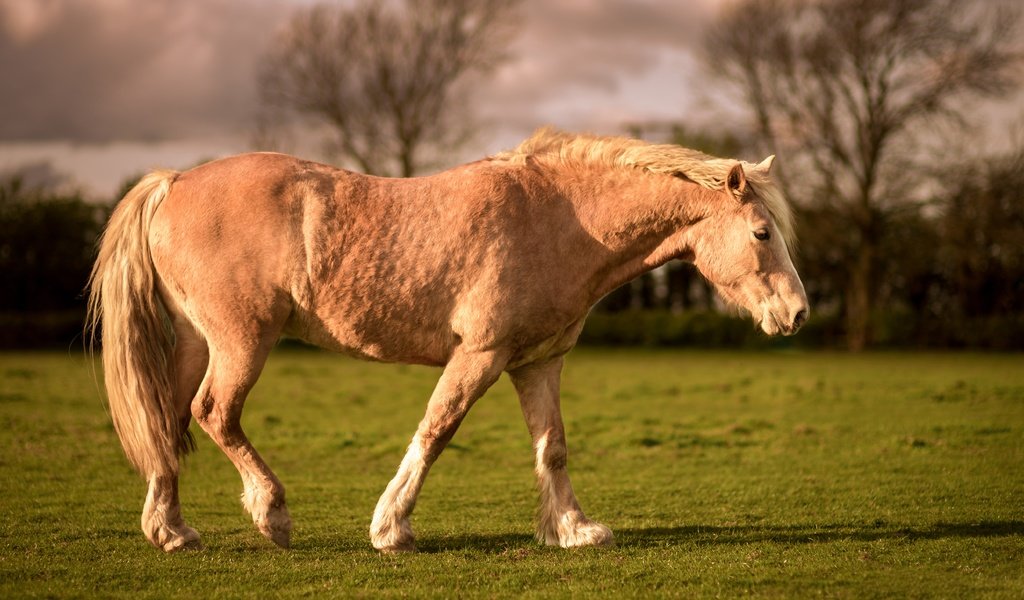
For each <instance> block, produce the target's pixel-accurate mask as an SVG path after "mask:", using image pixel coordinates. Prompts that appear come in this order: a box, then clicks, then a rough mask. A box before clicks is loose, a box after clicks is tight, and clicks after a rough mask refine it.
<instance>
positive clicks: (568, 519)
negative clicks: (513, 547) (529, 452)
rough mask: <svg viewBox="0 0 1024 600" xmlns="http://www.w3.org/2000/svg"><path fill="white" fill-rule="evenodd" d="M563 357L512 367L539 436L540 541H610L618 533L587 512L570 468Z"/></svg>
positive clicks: (569, 543) (529, 421) (593, 543)
mask: <svg viewBox="0 0 1024 600" xmlns="http://www.w3.org/2000/svg"><path fill="white" fill-rule="evenodd" d="M561 374H562V359H561V357H559V358H555V359H552V360H549V361H546V362H543V363H537V364H532V365H527V366H524V367H521V368H519V369H516V370H514V371H510V372H509V375H510V376H511V378H512V383H513V384H514V385H515V387H516V391H517V392H519V403H520V406H521V407H522V409H523V416H524V417H525V418H526V425H527V427H529V429H530V435H531V436H533V448H534V451H535V453H536V471H537V486H538V487H539V488H540V510H539V512H538V518H539V519H538V520H539V523H538V525H537V541H539V542H541V543H545V544H548V545H551V546H556V545H557V546H561V547H563V548H569V547H573V546H607V545H610V544H611V543H612V539H613V538H612V532H611V530H610V529H608V528H607V527H605V526H604V525H602V524H600V523H598V522H596V521H591V520H590V519H588V518H587V517H586V516H584V514H583V509H581V508H580V504H579V502H578V501H577V500H576V494H575V493H573V491H572V484H571V483H570V482H569V472H568V471H567V469H566V458H567V454H566V448H565V428H564V426H563V425H562V410H561V407H560V405H559V379H560V377H561Z"/></svg>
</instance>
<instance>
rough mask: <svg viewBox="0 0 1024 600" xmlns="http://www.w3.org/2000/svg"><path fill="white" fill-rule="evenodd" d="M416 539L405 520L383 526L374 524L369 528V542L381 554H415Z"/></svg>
mask: <svg viewBox="0 0 1024 600" xmlns="http://www.w3.org/2000/svg"><path fill="white" fill-rule="evenodd" d="M415 540H416V538H415V536H414V535H413V533H412V527H411V526H410V525H409V521H408V520H407V519H405V520H402V521H399V522H397V523H393V524H392V525H391V526H385V525H383V524H382V523H374V525H373V526H371V527H370V542H371V543H372V544H373V547H374V548H376V549H377V550H378V551H380V552H381V553H382V554H400V553H405V552H416V541H415Z"/></svg>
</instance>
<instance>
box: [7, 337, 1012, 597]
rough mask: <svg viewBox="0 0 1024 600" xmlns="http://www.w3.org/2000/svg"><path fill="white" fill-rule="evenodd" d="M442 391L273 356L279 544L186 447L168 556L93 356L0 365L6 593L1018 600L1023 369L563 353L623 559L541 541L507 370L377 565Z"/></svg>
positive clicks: (807, 357) (257, 420)
mask: <svg viewBox="0 0 1024 600" xmlns="http://www.w3.org/2000/svg"><path fill="white" fill-rule="evenodd" d="M437 375H438V371H437V370H434V369H425V368H412V367H403V366H395V365H379V364H369V363H364V362H357V361H353V360H349V359H346V358H340V357H337V356H332V355H327V354H320V353H316V352H311V351H302V350H279V351H277V352H276V353H275V354H274V355H273V356H272V357H271V360H270V362H269V364H268V366H267V368H266V370H265V372H264V375H263V378H262V379H261V381H260V383H259V385H258V386H257V388H256V389H255V390H254V392H253V394H252V396H251V397H250V399H249V402H248V405H247V411H246V413H245V417H244V424H245V425H246V428H247V430H248V432H249V434H250V437H251V438H252V440H253V442H254V444H255V445H256V447H257V448H258V449H259V450H260V451H261V452H262V454H263V455H264V457H265V458H266V459H267V460H268V462H269V463H270V464H271V466H272V467H273V468H274V469H275V471H276V472H277V473H278V475H279V476H280V478H281V480H282V481H283V482H284V484H285V486H286V487H287V490H288V491H287V493H288V500H289V504H290V509H291V514H292V517H293V519H294V521H295V530H294V532H293V534H292V546H293V547H292V549H291V550H290V551H283V550H278V549H276V548H274V547H273V546H272V545H271V544H270V543H269V542H267V541H265V540H264V539H263V538H262V537H261V536H260V535H259V534H258V533H257V532H256V530H255V528H254V527H253V526H252V524H251V522H250V521H249V519H248V517H247V516H246V515H245V514H244V513H243V511H242V509H241V505H240V503H239V499H238V496H239V492H240V491H241V484H240V481H239V479H238V476H237V474H236V473H235V471H234V469H233V467H231V465H230V463H228V461H227V459H226V458H225V457H224V456H223V455H222V454H221V453H220V451H219V450H217V449H216V448H215V447H214V446H213V445H212V444H211V443H210V442H209V440H208V439H207V438H206V437H205V436H204V435H203V434H202V432H199V431H197V434H198V435H197V439H198V441H199V452H198V453H197V454H196V455H194V456H192V457H191V458H189V460H188V464H187V467H186V471H185V473H184V475H183V478H182V499H183V506H184V515H185V518H186V520H187V521H188V522H189V523H190V524H191V525H192V526H193V527H195V528H196V529H197V530H198V531H199V532H200V534H201V535H202V536H203V541H204V544H205V545H206V549H205V550H203V551H200V552H192V553H181V554H175V555H163V554H161V553H159V552H158V551H157V550H155V549H154V548H152V547H150V546H149V545H148V543H147V542H146V540H145V539H144V538H143V536H142V533H141V531H140V530H139V527H138V519H139V513H140V509H141V505H142V501H143V495H144V493H145V485H144V482H143V481H142V480H141V479H140V478H138V477H137V476H136V475H135V474H134V473H133V472H132V471H131V470H130V468H129V467H128V464H127V462H126V461H125V460H124V458H123V457H122V455H121V451H120V447H119V446H118V444H117V441H116V438H115V435H114V433H113V429H112V427H111V426H110V424H109V421H108V419H107V416H106V414H105V412H104V407H103V404H102V402H101V400H100V397H99V395H98V393H97V391H96V389H95V387H94V385H93V380H92V373H91V371H90V368H89V366H88V364H87V363H86V362H85V360H84V359H83V358H81V357H79V356H69V355H66V354H65V355H60V354H4V355H0V419H2V429H0V431H2V433H0V597H4V598H9V597H21V596H89V595H100V596H105V597H106V596H128V597H133V598H137V597H153V598H166V597H192V598H207V597H218V596H223V597H234V596H248V597H267V596H300V595H306V596H315V597H316V596H328V595H338V596H372V597H378V596H460V597H461V596H477V595H479V596H511V595H516V596H519V595H522V596H527V597H530V596H562V595H573V596H580V597H588V596H592V595H605V596H615V597H618V596H626V597H641V596H650V595H653V594H657V595H664V596H721V597H736V596H745V595H751V596H768V597H808V596H827V597H845V598H870V597H950V598H965V597H972V598H974V597H1006V598H1021V597H1024V360H1022V357H1021V356H1019V355H1017V356H1009V355H963V354H867V355H862V356H854V355H843V354H785V353H779V354H754V353H750V354H741V353H723V352H703V353H698V352H671V351H665V352H650V351H637V350H621V351H611V350H587V349H584V350H577V351H574V353H573V354H571V355H570V357H569V360H568V362H567V367H566V373H565V377H564V381H563V410H564V413H565V417H566V427H567V434H568V440H569V449H570V472H571V474H572V476H573V481H574V484H575V487H576V491H577V494H578V495H579V497H580V500H581V502H582V503H583V506H584V509H585V510H586V511H587V513H588V515H589V516H591V517H593V518H595V519H598V520H600V521H602V522H604V523H605V524H607V525H608V526H610V527H611V528H612V529H613V531H614V532H615V534H616V539H617V545H616V546H615V547H614V548H611V549H582V550H568V551H567V550H560V549H557V548H546V547H541V546H538V545H537V544H536V543H535V542H534V541H533V539H532V532H533V513H534V510H535V502H536V499H535V492H534V488H533V474H532V470H531V469H532V464H531V461H532V453H531V449H530V440H529V436H528V435H527V433H526V428H525V425H524V424H523V422H522V417H521V415H520V414H519V409H518V405H517V402H516V400H515V395H514V392H513V390H512V386H511V385H510V384H509V382H508V380H507V379H506V378H503V379H502V380H501V381H500V382H499V383H498V384H497V385H496V386H495V387H494V388H493V389H492V390H491V391H490V392H489V393H488V395H487V396H485V397H484V398H483V399H482V400H481V401H480V402H479V403H478V404H477V406H476V407H475V408H474V410H473V412H472V413H470V416H469V418H468V419H467V420H466V422H465V423H464V424H463V426H462V429H461V430H460V431H459V433H458V435H456V437H455V440H454V442H453V444H452V445H451V446H449V448H448V450H447V451H446V452H445V454H444V455H442V457H441V458H440V460H439V461H438V463H437V464H436V465H435V467H434V469H433V471H432V472H431V475H430V477H429V478H428V479H427V484H426V486H425V488H424V491H423V495H422V496H421V499H420V502H419V504H418V506H417V509H416V513H415V515H414V517H413V525H414V527H415V528H416V530H417V534H418V544H419V547H420V549H421V552H420V553H419V554H416V555H403V556H379V555H377V554H376V553H375V552H374V551H373V550H372V548H371V547H370V545H369V540H368V533H367V530H368V527H369V523H370V515H371V513H372V511H373V507H374V504H375V502H376V499H377V496H378V495H379V494H380V492H381V491H383V489H384V486H385V485H386V484H387V482H388V480H389V479H390V478H391V476H392V475H393V474H394V470H395V468H396V467H397V465H398V462H399V461H400V459H401V456H402V453H403V451H404V448H405V445H406V444H407V443H408V439H409V437H410V436H411V434H412V432H413V430H414V429H415V426H416V423H417V422H418V420H419V418H420V416H421V415H422V411H423V408H424V406H425V403H426V398H427V396H428V394H429V392H430V390H431V388H432V385H433V382H434V380H435V379H436V377H437ZM193 427H194V426H193Z"/></svg>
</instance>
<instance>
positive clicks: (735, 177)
mask: <svg viewBox="0 0 1024 600" xmlns="http://www.w3.org/2000/svg"><path fill="white" fill-rule="evenodd" d="M725 188H726V190H728V192H729V193H730V194H732V195H733V197H734V198H736V199H737V200H741V199H742V198H743V192H745V191H746V190H747V175H746V173H744V172H743V165H742V164H741V163H739V162H737V163H736V164H734V165H733V166H732V168H731V169H729V175H728V176H727V177H726V178H725Z"/></svg>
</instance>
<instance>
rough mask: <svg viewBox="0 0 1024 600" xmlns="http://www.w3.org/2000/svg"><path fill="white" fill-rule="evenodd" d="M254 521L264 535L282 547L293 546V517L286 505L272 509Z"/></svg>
mask: <svg viewBox="0 0 1024 600" xmlns="http://www.w3.org/2000/svg"><path fill="white" fill-rule="evenodd" d="M254 521H255V522H256V528H257V529H259V530H260V533H261V534H263V537H265V538H267V539H268V540H270V541H271V542H274V543H275V544H277V545H278V546H280V547H281V548H290V547H291V537H292V519H291V517H290V516H289V514H288V509H287V508H286V507H285V506H284V505H281V506H279V507H275V508H272V509H270V511H269V512H268V513H267V514H266V515H265V516H264V517H263V518H261V519H258V520H256V519H254Z"/></svg>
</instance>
